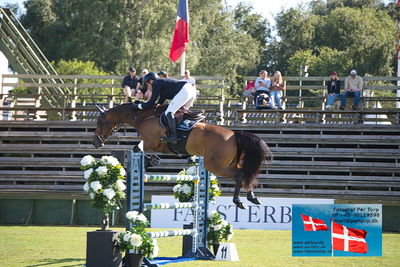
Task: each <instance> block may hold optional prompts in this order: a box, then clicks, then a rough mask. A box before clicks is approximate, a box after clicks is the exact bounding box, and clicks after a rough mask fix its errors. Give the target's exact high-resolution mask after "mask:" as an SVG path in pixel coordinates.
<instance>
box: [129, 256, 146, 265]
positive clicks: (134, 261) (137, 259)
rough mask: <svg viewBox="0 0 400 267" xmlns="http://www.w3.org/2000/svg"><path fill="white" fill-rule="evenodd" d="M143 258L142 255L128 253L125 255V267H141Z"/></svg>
mask: <svg viewBox="0 0 400 267" xmlns="http://www.w3.org/2000/svg"><path fill="white" fill-rule="evenodd" d="M143 258H144V256H143V255H142V254H135V253H128V254H126V262H127V267H141V266H142V263H143Z"/></svg>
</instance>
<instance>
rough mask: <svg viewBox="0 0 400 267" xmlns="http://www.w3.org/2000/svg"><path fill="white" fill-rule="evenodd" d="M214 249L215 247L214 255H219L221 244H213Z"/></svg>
mask: <svg viewBox="0 0 400 267" xmlns="http://www.w3.org/2000/svg"><path fill="white" fill-rule="evenodd" d="M212 247H213V252H214V255H217V252H218V248H219V244H213V245H212Z"/></svg>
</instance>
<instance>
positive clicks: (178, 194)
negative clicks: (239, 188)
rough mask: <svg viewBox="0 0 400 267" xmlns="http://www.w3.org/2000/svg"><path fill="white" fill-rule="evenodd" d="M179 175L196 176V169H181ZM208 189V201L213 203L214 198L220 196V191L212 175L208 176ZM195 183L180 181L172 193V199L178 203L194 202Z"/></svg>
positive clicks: (194, 167)
mask: <svg viewBox="0 0 400 267" xmlns="http://www.w3.org/2000/svg"><path fill="white" fill-rule="evenodd" d="M178 174H179V175H196V174H197V167H196V166H191V167H190V168H188V169H187V170H185V169H183V170H182V171H180V172H179V173H178ZM209 178H210V188H209V201H210V202H214V201H215V198H216V197H218V196H220V195H221V190H220V188H219V185H218V180H217V177H216V176H215V175H213V174H211V175H210V176H209ZM195 182H197V181H180V182H178V184H176V185H175V186H174V187H173V188H172V191H173V192H174V197H175V198H176V199H178V200H179V201H180V202H192V201H193V200H194V183H195Z"/></svg>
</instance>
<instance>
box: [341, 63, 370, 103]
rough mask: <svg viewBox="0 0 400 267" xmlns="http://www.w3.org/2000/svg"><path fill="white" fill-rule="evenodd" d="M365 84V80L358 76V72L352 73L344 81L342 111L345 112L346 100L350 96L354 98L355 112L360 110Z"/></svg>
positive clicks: (353, 71)
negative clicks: (359, 105)
mask: <svg viewBox="0 0 400 267" xmlns="http://www.w3.org/2000/svg"><path fill="white" fill-rule="evenodd" d="M363 84H364V83H363V79H362V78H361V77H360V76H358V75H357V71H356V70H352V71H350V75H349V76H347V77H346V79H345V80H344V94H343V95H342V101H341V103H340V109H341V110H344V108H345V106H346V99H347V97H349V96H350V97H351V96H353V97H354V105H353V110H356V109H357V108H358V103H359V102H360V96H361V91H362V88H363Z"/></svg>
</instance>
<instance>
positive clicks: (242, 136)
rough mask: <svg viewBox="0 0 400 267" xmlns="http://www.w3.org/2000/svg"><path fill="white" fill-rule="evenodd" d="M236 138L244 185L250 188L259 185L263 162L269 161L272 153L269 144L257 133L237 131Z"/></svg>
mask: <svg viewBox="0 0 400 267" xmlns="http://www.w3.org/2000/svg"><path fill="white" fill-rule="evenodd" d="M235 138H236V144H237V159H238V165H239V166H240V172H241V176H242V177H241V179H242V183H243V187H244V188H245V189H247V190H250V189H252V188H254V187H255V186H256V185H257V178H258V174H259V172H260V168H261V164H262V163H263V162H264V161H269V160H270V159H271V155H272V154H271V151H270V149H269V147H268V146H267V144H266V143H265V142H264V141H263V140H262V139H261V138H260V137H258V136H257V135H255V134H251V133H248V132H244V131H235Z"/></svg>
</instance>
